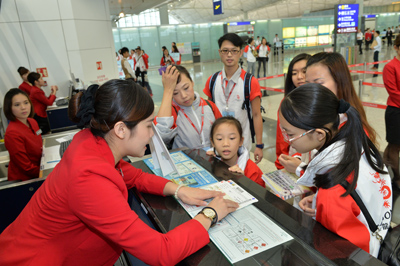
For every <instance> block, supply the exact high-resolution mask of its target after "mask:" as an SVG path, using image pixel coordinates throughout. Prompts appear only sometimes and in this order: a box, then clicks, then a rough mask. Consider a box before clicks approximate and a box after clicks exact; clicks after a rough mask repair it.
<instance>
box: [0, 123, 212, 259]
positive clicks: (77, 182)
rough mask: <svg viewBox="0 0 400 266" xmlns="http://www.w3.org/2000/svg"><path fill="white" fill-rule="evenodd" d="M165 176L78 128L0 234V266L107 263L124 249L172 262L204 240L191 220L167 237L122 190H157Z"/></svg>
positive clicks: (160, 190)
mask: <svg viewBox="0 0 400 266" xmlns="http://www.w3.org/2000/svg"><path fill="white" fill-rule="evenodd" d="M167 182H169V181H168V180H166V179H164V178H162V177H157V176H155V175H152V174H147V173H144V172H142V171H141V170H139V169H136V168H134V167H133V166H131V165H130V164H128V163H127V162H125V161H123V160H121V161H120V162H118V163H117V165H115V159H114V156H113V154H112V152H111V150H110V148H109V146H108V144H107V143H106V141H105V140H104V139H103V138H99V137H94V136H93V135H92V133H91V132H90V130H89V129H85V130H82V131H81V132H79V133H77V134H76V135H75V137H74V139H73V141H72V143H71V144H70V146H69V147H68V149H67V150H66V152H65V153H64V155H63V158H62V159H61V161H60V163H58V165H57V166H56V167H55V168H54V170H53V171H52V173H51V174H50V175H49V176H48V177H47V179H46V181H45V182H44V183H43V185H42V186H41V187H40V188H39V190H38V191H37V192H36V193H35V194H34V195H33V197H32V199H31V200H30V202H29V203H28V205H27V206H26V207H25V209H24V210H23V211H22V213H21V214H20V215H19V216H18V218H17V219H16V220H15V221H14V222H13V223H12V224H11V225H10V226H9V227H7V228H6V229H5V230H4V232H3V233H2V234H1V235H0V265H63V266H68V265H71V266H75V265H113V264H114V262H115V261H116V260H117V259H118V257H119V256H120V254H121V252H122V250H126V251H128V252H129V253H131V254H132V255H134V256H136V257H137V258H139V259H141V260H143V261H144V262H145V263H147V264H149V265H175V264H176V263H178V262H179V261H180V260H182V259H183V258H185V257H186V256H188V255H190V254H191V253H193V252H195V251H197V250H198V249H200V248H201V247H203V246H204V245H206V244H207V243H208V242H209V236H208V233H207V231H206V230H205V229H204V227H203V226H202V225H201V224H200V223H199V222H198V221H197V220H194V219H192V220H190V221H188V222H186V223H184V224H182V225H180V226H177V227H176V228H174V229H172V230H171V231H169V232H168V233H166V234H162V233H159V232H157V231H155V230H153V229H151V228H150V227H148V226H147V225H146V224H145V223H144V222H143V221H142V220H141V219H140V218H139V217H138V216H137V214H136V213H135V212H134V211H132V210H131V208H130V206H129V204H128V203H127V198H128V188H132V187H136V188H137V189H138V191H143V192H147V193H152V194H158V195H162V193H163V189H164V187H165V184H166V183H167Z"/></svg>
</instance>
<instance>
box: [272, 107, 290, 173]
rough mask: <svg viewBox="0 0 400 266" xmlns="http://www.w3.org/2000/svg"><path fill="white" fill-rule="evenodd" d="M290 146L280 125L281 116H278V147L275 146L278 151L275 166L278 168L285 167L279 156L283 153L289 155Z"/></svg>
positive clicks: (276, 151)
mask: <svg viewBox="0 0 400 266" xmlns="http://www.w3.org/2000/svg"><path fill="white" fill-rule="evenodd" d="M278 112H279V111H278ZM289 147H290V146H289V144H288V143H287V142H286V141H285V140H284V139H283V135H282V131H281V128H280V126H279V116H278V120H277V123H276V148H275V153H276V160H275V166H276V168H277V169H278V170H280V169H283V168H284V167H283V165H281V163H280V162H279V160H278V158H279V156H280V155H281V154H286V155H289Z"/></svg>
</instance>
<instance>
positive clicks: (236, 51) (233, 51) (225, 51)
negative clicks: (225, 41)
mask: <svg viewBox="0 0 400 266" xmlns="http://www.w3.org/2000/svg"><path fill="white" fill-rule="evenodd" d="M219 51H220V52H221V54H223V55H225V54H229V53H231V54H232V55H237V54H238V53H240V50H228V49H223V50H219Z"/></svg>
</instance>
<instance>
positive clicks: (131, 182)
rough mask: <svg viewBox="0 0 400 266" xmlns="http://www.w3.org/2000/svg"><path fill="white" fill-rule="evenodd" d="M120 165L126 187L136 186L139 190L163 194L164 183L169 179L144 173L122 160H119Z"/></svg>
mask: <svg viewBox="0 0 400 266" xmlns="http://www.w3.org/2000/svg"><path fill="white" fill-rule="evenodd" d="M120 167H121V169H122V172H123V173H124V180H125V184H126V186H127V187H128V189H130V188H132V187H136V188H137V189H138V191H140V192H145V193H149V194H155V195H163V191H164V187H165V184H167V183H168V182H169V180H167V179H165V178H163V177H160V176H156V175H153V174H149V173H145V172H143V171H142V170H140V169H137V168H135V167H133V166H132V165H130V164H129V163H127V162H125V161H124V160H121V161H120Z"/></svg>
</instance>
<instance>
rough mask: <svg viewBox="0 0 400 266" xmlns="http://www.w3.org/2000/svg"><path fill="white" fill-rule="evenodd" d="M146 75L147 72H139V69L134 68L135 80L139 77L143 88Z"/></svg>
mask: <svg viewBox="0 0 400 266" xmlns="http://www.w3.org/2000/svg"><path fill="white" fill-rule="evenodd" d="M146 74H147V71H140V68H136V70H135V75H136V78H138V77H139V76H140V77H141V78H142V81H141V82H140V83H141V85H142V87H143V88H144V86H145V80H144V75H146Z"/></svg>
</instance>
